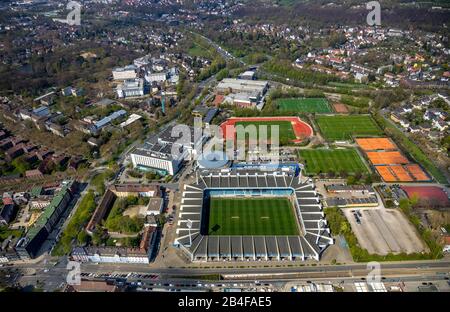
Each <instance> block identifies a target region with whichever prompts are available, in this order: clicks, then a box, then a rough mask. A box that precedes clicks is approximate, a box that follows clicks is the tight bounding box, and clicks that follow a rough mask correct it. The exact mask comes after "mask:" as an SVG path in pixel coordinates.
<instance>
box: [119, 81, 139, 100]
mask: <svg viewBox="0 0 450 312" xmlns="http://www.w3.org/2000/svg"><path fill="white" fill-rule="evenodd" d="M116 91H117V96H118V97H119V98H129V97H138V96H144V94H145V90H144V80H143V79H142V78H136V79H132V80H130V79H129V80H125V81H124V83H123V84H120V85H118V86H117V89H116Z"/></svg>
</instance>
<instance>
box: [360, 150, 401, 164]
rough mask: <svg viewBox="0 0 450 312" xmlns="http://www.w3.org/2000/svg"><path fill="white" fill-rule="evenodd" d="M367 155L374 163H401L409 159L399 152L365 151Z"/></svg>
mask: <svg viewBox="0 0 450 312" xmlns="http://www.w3.org/2000/svg"><path fill="white" fill-rule="evenodd" d="M367 157H369V159H370V161H371V162H372V164H374V165H402V164H408V163H409V161H408V159H406V157H405V156H403V155H402V154H401V153H400V152H397V151H396V152H367Z"/></svg>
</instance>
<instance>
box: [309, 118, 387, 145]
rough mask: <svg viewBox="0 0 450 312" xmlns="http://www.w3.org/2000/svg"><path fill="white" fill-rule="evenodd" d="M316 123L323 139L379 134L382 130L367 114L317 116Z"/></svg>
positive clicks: (348, 138)
mask: <svg viewBox="0 0 450 312" xmlns="http://www.w3.org/2000/svg"><path fill="white" fill-rule="evenodd" d="M316 121H317V124H318V125H319V128H320V131H321V132H322V135H323V136H324V137H325V139H327V140H330V141H337V140H351V139H352V137H361V136H381V135H382V134H383V131H382V130H381V129H380V127H378V125H377V124H376V123H375V121H374V120H373V119H372V117H370V116H368V115H349V116H318V117H316Z"/></svg>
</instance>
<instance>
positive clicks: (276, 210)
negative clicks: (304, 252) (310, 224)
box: [208, 197, 299, 235]
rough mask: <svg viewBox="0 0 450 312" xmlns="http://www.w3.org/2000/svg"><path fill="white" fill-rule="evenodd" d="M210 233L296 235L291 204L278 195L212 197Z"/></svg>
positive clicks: (294, 218)
mask: <svg viewBox="0 0 450 312" xmlns="http://www.w3.org/2000/svg"><path fill="white" fill-rule="evenodd" d="M208 233H209V235H299V231H298V227H297V221H296V217H295V214H294V211H293V207H292V204H291V203H290V202H289V199H288V198H286V197H281V198H267V197H265V198H214V197H213V198H211V204H210V208H209V223H208Z"/></svg>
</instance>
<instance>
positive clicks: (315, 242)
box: [175, 170, 334, 261]
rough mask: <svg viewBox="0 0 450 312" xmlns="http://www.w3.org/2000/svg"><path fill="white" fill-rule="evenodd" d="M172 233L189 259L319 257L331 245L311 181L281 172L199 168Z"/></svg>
mask: <svg viewBox="0 0 450 312" xmlns="http://www.w3.org/2000/svg"><path fill="white" fill-rule="evenodd" d="M258 200H259V202H258V203H257V204H255V201H258ZM213 208H214V210H215V211H213ZM217 209H219V211H217ZM274 209H275V210H274ZM213 214H220V217H219V218H217V217H215V216H213ZM211 219H214V221H213V222H212V223H211ZM216 222H217V223H216ZM210 223H211V224H210ZM176 233H177V237H176V240H175V245H177V246H179V247H180V248H181V249H182V250H184V251H185V252H186V253H187V255H188V256H189V257H190V259H191V261H258V260H259V261H280V260H291V261H293V260H306V259H315V260H319V259H320V256H321V253H322V252H323V251H324V250H325V249H326V248H327V247H328V246H329V245H330V244H333V243H334V241H333V238H331V234H330V230H329V228H328V226H327V221H326V220H325V219H324V213H323V211H322V204H321V202H320V200H319V197H318V194H317V193H316V191H315V187H314V184H313V183H312V182H309V181H307V182H301V175H300V177H298V176H296V175H295V174H293V173H292V172H286V171H275V172H270V171H266V172H262V171H259V170H228V171H226V172H224V171H220V170H204V171H200V172H199V173H198V175H197V181H196V183H195V184H192V185H185V186H184V192H183V198H182V203H181V207H180V211H179V219H178V223H177V231H176ZM220 233H226V234H223V235H222V234H220ZM274 233H275V234H274Z"/></svg>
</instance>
